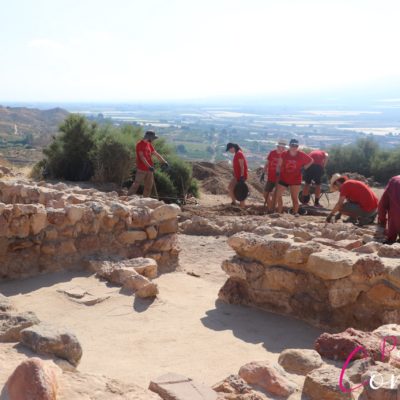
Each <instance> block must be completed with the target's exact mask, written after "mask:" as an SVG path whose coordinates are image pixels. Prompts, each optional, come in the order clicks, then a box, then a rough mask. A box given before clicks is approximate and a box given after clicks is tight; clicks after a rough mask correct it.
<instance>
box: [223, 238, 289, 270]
mask: <svg viewBox="0 0 400 400" xmlns="http://www.w3.org/2000/svg"><path fill="white" fill-rule="evenodd" d="M228 244H229V245H230V246H231V247H232V249H233V250H235V251H236V253H237V254H238V255H239V256H242V257H246V258H249V259H251V260H256V261H260V262H261V263H263V264H267V265H268V264H269V263H271V262H279V261H281V260H282V259H283V257H284V255H285V253H286V251H287V250H288V248H289V247H290V241H288V240H283V239H272V238H267V237H262V236H258V235H254V234H252V233H247V232H241V233H237V234H235V235H233V236H231V237H230V238H229V239H228Z"/></svg>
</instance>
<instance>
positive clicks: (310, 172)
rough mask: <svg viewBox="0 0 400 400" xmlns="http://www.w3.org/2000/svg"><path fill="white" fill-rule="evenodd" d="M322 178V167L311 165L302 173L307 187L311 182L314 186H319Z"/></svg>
mask: <svg viewBox="0 0 400 400" xmlns="http://www.w3.org/2000/svg"><path fill="white" fill-rule="evenodd" d="M323 176H324V167H323V166H322V165H318V164H312V165H311V166H310V167H308V168H307V169H306V170H305V171H304V174H303V179H304V182H305V183H307V184H308V185H310V184H311V183H312V182H314V183H315V184H316V185H320V184H321V180H322V177H323Z"/></svg>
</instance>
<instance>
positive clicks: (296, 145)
mask: <svg viewBox="0 0 400 400" xmlns="http://www.w3.org/2000/svg"><path fill="white" fill-rule="evenodd" d="M289 146H294V147H298V146H299V141H298V140H297V139H291V140H290V142H289Z"/></svg>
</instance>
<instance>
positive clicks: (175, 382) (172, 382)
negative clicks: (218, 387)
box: [149, 373, 217, 400]
mask: <svg viewBox="0 0 400 400" xmlns="http://www.w3.org/2000/svg"><path fill="white" fill-rule="evenodd" d="M149 389H150V390H151V391H153V392H155V393H157V394H158V395H159V396H160V397H161V398H162V399H163V400H217V393H216V392H214V391H213V390H212V389H210V388H209V387H208V386H205V385H203V384H201V383H198V382H196V381H193V380H192V379H190V378H186V377H185V376H181V375H177V374H172V373H168V374H165V375H162V376H160V377H158V378H156V379H153V380H151V382H150V386H149Z"/></svg>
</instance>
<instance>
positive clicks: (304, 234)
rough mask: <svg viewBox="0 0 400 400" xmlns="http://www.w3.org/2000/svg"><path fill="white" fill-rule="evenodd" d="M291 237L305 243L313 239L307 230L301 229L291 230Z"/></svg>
mask: <svg viewBox="0 0 400 400" xmlns="http://www.w3.org/2000/svg"><path fill="white" fill-rule="evenodd" d="M293 235H294V236H295V237H299V238H302V239H304V240H305V241H308V240H311V239H312V238H313V237H314V235H312V234H311V233H310V232H309V231H308V230H305V229H303V228H296V229H293Z"/></svg>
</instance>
